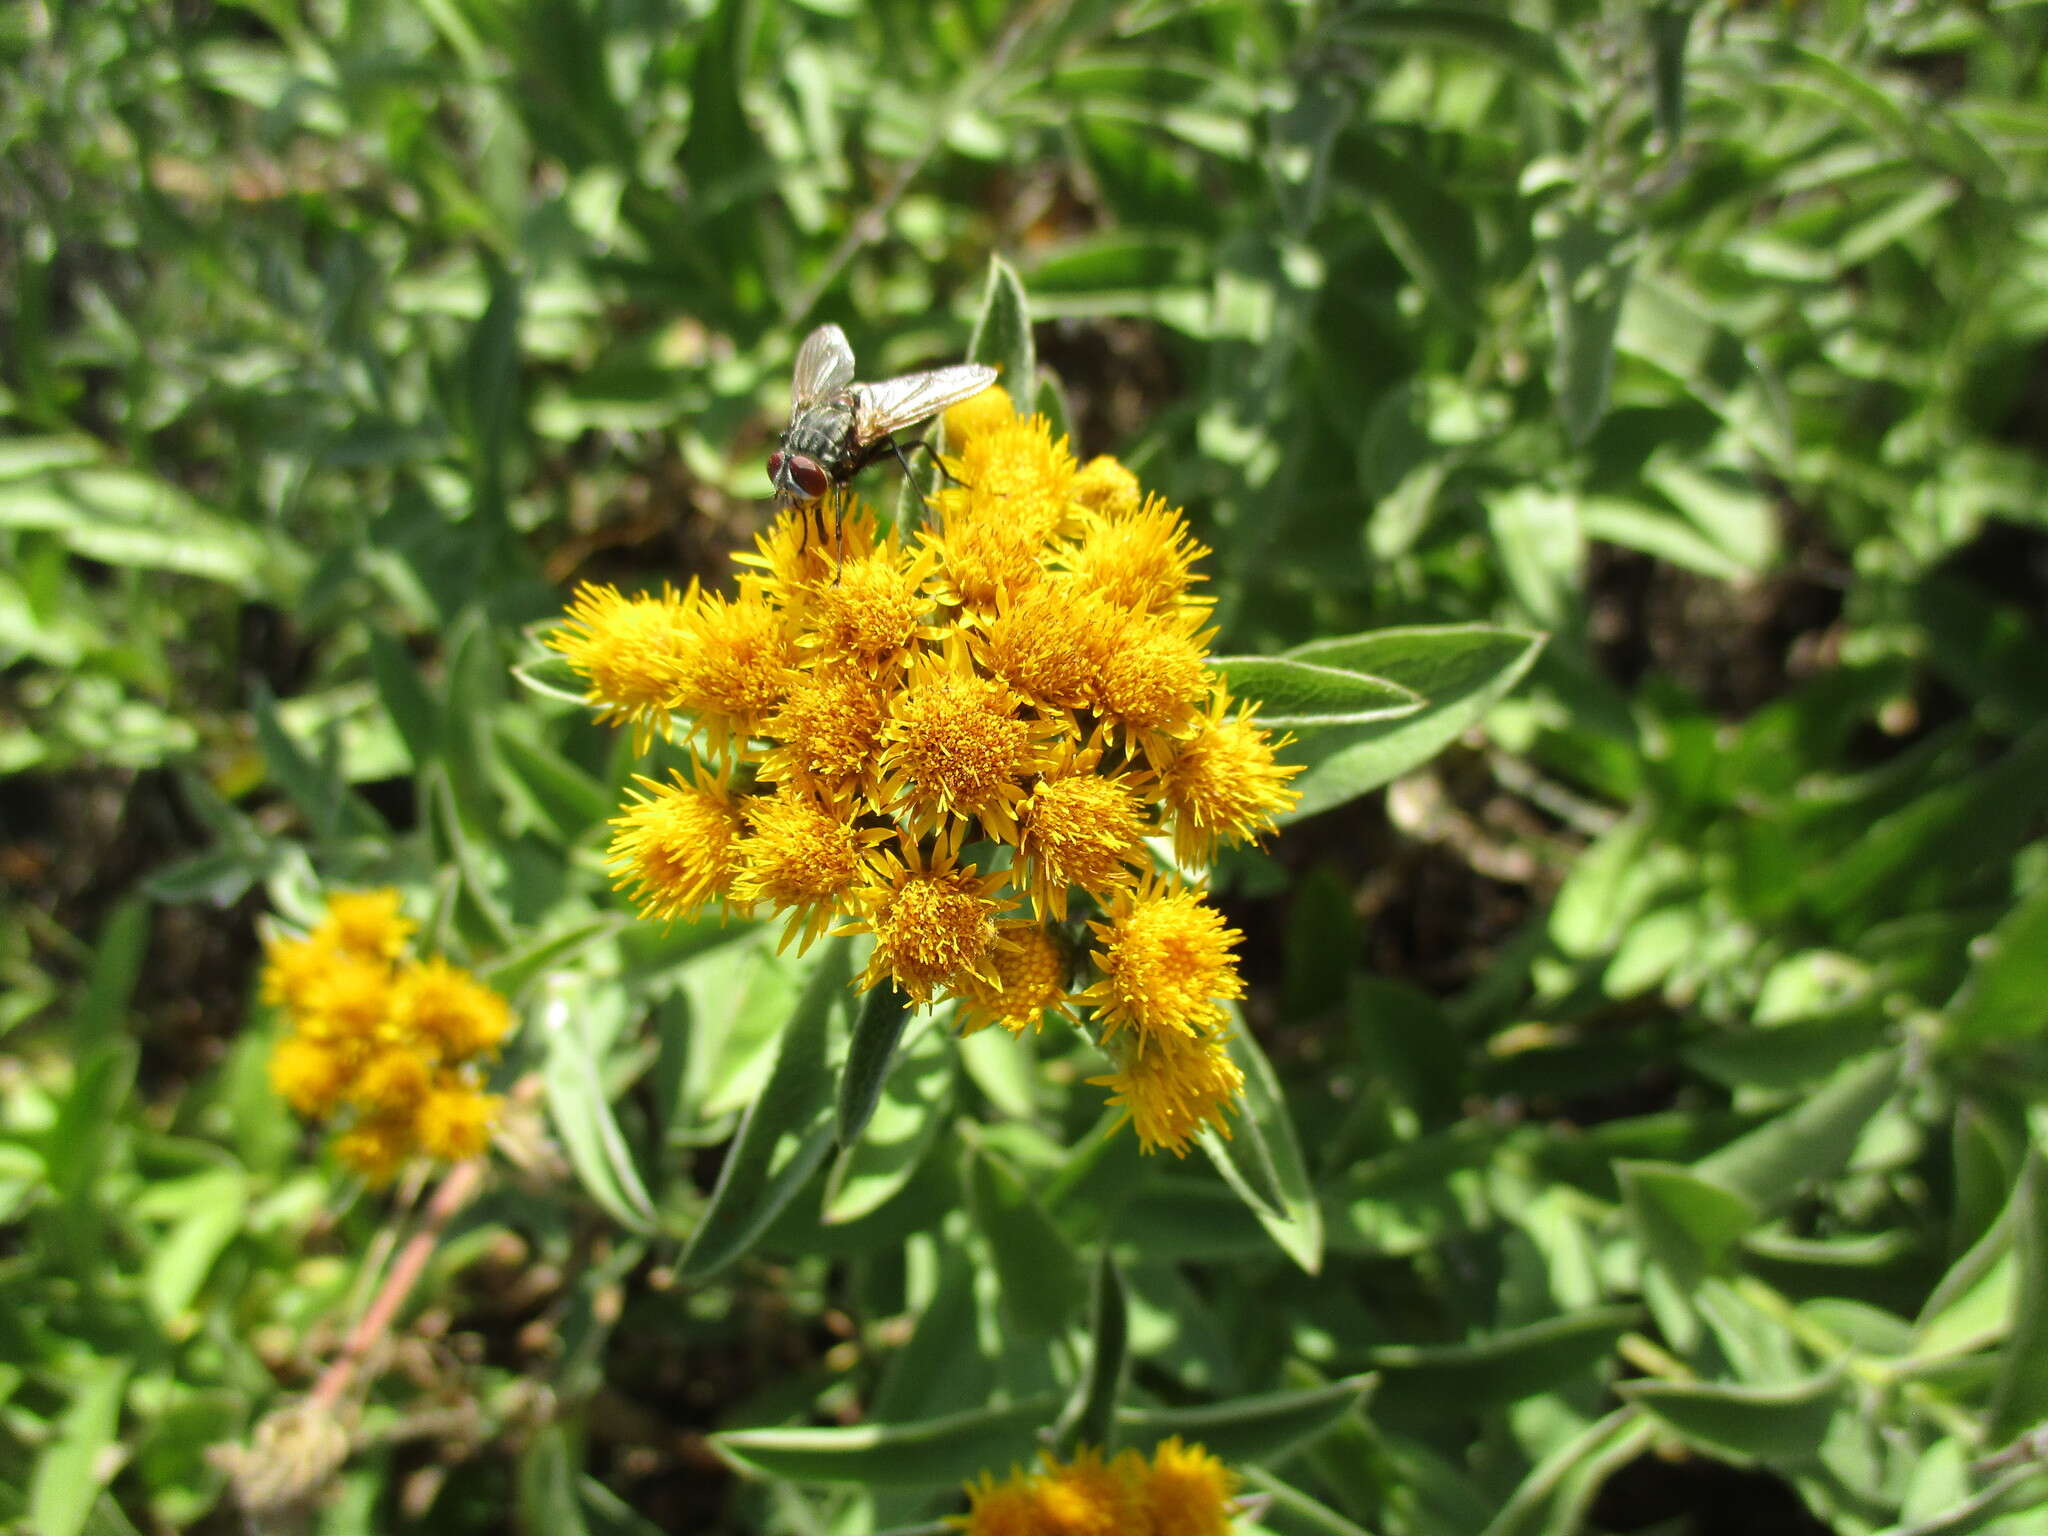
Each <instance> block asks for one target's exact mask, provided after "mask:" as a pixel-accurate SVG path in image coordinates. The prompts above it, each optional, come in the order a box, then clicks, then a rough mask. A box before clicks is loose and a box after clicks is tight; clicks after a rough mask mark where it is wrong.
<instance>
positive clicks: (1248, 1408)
mask: <svg viewBox="0 0 2048 1536" xmlns="http://www.w3.org/2000/svg"><path fill="white" fill-rule="evenodd" d="M1378 1381H1379V1378H1378V1377H1377V1376H1371V1375H1367V1376H1346V1377H1344V1378H1343V1379H1342V1380H1339V1381H1332V1382H1329V1383H1326V1384H1325V1385H1323V1386H1320V1387H1306V1388H1303V1389H1301V1390H1299V1391H1293V1392H1266V1393H1261V1394H1259V1395H1258V1396H1255V1397H1236V1398H1231V1399H1230V1400H1229V1401H1227V1402H1221V1403H1208V1404H1205V1405H1204V1406H1202V1407H1200V1408H1126V1409H1123V1410H1122V1411H1120V1412H1119V1413H1118V1414H1117V1420H1116V1422H1117V1441H1118V1443H1119V1444H1122V1445H1129V1446H1135V1447H1136V1448H1137V1449H1138V1450H1140V1451H1142V1452H1144V1453H1146V1454H1148V1455H1149V1454H1150V1453H1151V1451H1152V1448H1153V1447H1154V1446H1156V1445H1157V1444H1158V1443H1159V1442H1160V1441H1162V1440H1164V1439H1166V1438H1167V1437H1168V1436H1169V1435H1179V1436H1180V1437H1181V1439H1183V1440H1194V1441H1199V1442H1200V1443H1201V1444H1202V1445H1203V1446H1204V1447H1205V1448H1207V1449H1208V1451H1209V1452H1210V1453H1211V1454H1212V1455H1215V1456H1220V1457H1221V1458H1222V1459H1223V1460H1225V1461H1229V1462H1240V1461H1276V1460H1278V1459H1279V1458H1280V1457H1281V1456H1283V1455H1285V1454H1286V1453H1287V1452H1288V1451H1291V1450H1293V1449H1294V1448H1295V1447H1296V1446H1298V1445H1303V1444H1305V1443H1307V1442H1308V1441H1310V1440H1313V1439H1315V1437H1316V1436H1318V1435H1320V1434H1321V1433H1323V1431H1324V1430H1326V1429H1328V1428H1329V1427H1330V1426H1331V1425H1333V1424H1335V1423H1337V1422H1338V1421H1339V1420H1340V1419H1342V1418H1343V1417H1344V1416H1345V1415H1346V1414H1348V1413H1352V1412H1354V1411H1355V1410H1357V1409H1358V1408H1359V1407H1361V1406H1362V1405H1363V1404H1364V1402H1365V1399H1366V1396H1367V1394H1368V1393H1370V1392H1371V1391H1372V1389H1373V1387H1374V1386H1375V1385H1376V1384H1377V1383H1378Z"/></svg>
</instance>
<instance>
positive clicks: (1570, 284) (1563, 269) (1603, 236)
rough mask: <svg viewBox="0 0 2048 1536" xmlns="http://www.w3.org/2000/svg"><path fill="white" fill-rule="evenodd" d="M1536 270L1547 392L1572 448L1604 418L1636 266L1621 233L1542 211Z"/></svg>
mask: <svg viewBox="0 0 2048 1536" xmlns="http://www.w3.org/2000/svg"><path fill="white" fill-rule="evenodd" d="M1536 234H1537V246H1536V265H1537V268H1538V270H1540V271H1541V272H1542V274H1543V290H1544V293H1545V295H1546V296H1547V297H1548V299H1549V301H1550V328H1551V332H1552V336H1553V341H1554V347H1555V350H1554V353H1553V361H1552V368H1551V391H1552V393H1553V394H1554V395H1555V396H1556V398H1557V413H1558V416H1559V417H1560V418H1561V419H1562V420H1563V422H1564V427H1565V431H1566V433H1567V434H1568V435H1569V436H1570V438H1571V440H1572V441H1573V442H1574V443H1579V444H1583V443H1584V442H1586V441H1587V440H1588V439H1589V438H1591V437H1592V435H1593V431H1594V429H1595V428H1596V427H1598V426H1599V425H1600V418H1601V417H1602V416H1604V415H1606V414H1607V399H1608V392H1609V388H1610V386H1611V385H1612V383H1613V379H1614V338H1615V333H1616V331H1617V329H1618V328H1619V326H1620V323H1621V306H1622V302H1623V300H1625V299H1626V298H1627V297H1628V286H1629V278H1630V276H1631V274H1632V273H1633V271H1634V268H1635V256H1634V252H1633V247H1632V246H1631V244H1630V242H1629V241H1628V239H1627V236H1626V234H1625V233H1624V232H1623V231H1620V230H1618V229H1615V228H1612V227H1609V226H1608V225H1605V224H1603V223H1600V222H1597V221H1595V220H1594V219H1592V218H1590V217H1586V216H1583V215H1580V214H1577V213H1567V212H1565V211H1564V210H1562V209H1557V208H1549V209H1545V210H1544V212H1543V214H1542V215H1541V216H1539V218H1538V220H1537V225H1536Z"/></svg>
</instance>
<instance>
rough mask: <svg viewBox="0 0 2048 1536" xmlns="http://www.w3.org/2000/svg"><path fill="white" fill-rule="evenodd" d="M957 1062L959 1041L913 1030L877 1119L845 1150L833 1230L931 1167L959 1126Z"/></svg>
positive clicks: (836, 1169) (928, 1028)
mask: <svg viewBox="0 0 2048 1536" xmlns="http://www.w3.org/2000/svg"><path fill="white" fill-rule="evenodd" d="M877 990H880V989H879V988H878V989H877ZM869 995H870V996H873V995H874V994H872V993H870V994H869ZM953 1057H954V1049H953V1042H952V1040H951V1039H950V1038H948V1035H947V1032H946V1030H945V1029H944V1028H942V1027H941V1026H940V1025H939V1024H938V1023H937V1022H935V1021H934V1022H927V1023H925V1024H924V1025H923V1026H922V1027H920V1028H918V1029H915V1030H913V1031H912V1032H911V1036H910V1039H909V1041H908V1042H907V1043H906V1044H905V1045H904V1046H903V1048H902V1049H901V1050H899V1051H898V1052H897V1053H896V1061H895V1065H894V1066H892V1067H891V1068H890V1069H889V1075H888V1078H887V1079H886V1080H885V1081H884V1083H883V1085H882V1091H881V1095H880V1097H879V1099H878V1101H877V1103H876V1107H875V1112H874V1114H873V1115H872V1116H871V1117H870V1119H869V1120H868V1123H867V1126H866V1127H865V1129H863V1130H862V1132H861V1134H860V1137H859V1139H858V1140H856V1141H854V1142H853V1143H852V1144H851V1145H848V1146H843V1147H842V1148H841V1149H840V1152H839V1157H838V1160H837V1161H836V1162H834V1163H833V1165H832V1172H831V1176H830V1177H829V1178H827V1179H826V1181H825V1209H824V1214H823V1220H824V1222H825V1224H826V1225H827V1226H836V1225H839V1224H842V1223H845V1222H849V1221H857V1220H859V1219H860V1218H861V1217H863V1216H866V1215H868V1214H869V1213H871V1212H873V1211H878V1210H880V1209H881V1208H882V1207H883V1206H884V1205H886V1204H888V1203H889V1201H891V1200H893V1199H894V1198H895V1197H896V1195H897V1194H898V1193H899V1192H900V1191H901V1190H902V1189H903V1187H904V1185H906V1184H908V1183H909V1182H910V1180H911V1178H912V1176H913V1175H915V1174H916V1173H917V1171H918V1169H919V1168H920V1167H922V1166H923V1165H924V1162H925V1159H926V1157H927V1156H928V1155H929V1154H930V1152H931V1149H932V1147H933V1145H934V1143H936V1142H937V1141H938V1139H939V1136H940V1134H941V1133H942V1132H944V1131H945V1130H947V1129H948V1128H949V1127H950V1125H951V1123H952V1105H953Z"/></svg>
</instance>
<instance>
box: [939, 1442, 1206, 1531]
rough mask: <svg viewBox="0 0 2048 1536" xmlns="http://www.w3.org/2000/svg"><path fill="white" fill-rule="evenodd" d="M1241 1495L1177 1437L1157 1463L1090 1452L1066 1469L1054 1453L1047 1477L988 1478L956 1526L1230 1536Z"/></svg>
mask: <svg viewBox="0 0 2048 1536" xmlns="http://www.w3.org/2000/svg"><path fill="white" fill-rule="evenodd" d="M1236 1487H1237V1476H1236V1474H1235V1473H1233V1472H1232V1471H1231V1470H1230V1469H1229V1468H1228V1467H1226V1466H1224V1465H1223V1463H1222V1462H1220V1461H1218V1460H1217V1459H1216V1458H1215V1457H1214V1456H1211V1455H1210V1454H1209V1453H1208V1452H1207V1451H1205V1450H1203V1449H1202V1447H1201V1446H1199V1445H1183V1444H1181V1441H1180V1437H1179V1436H1177V1435H1176V1436H1174V1437H1173V1438H1171V1439H1168V1440H1162V1441H1160V1442H1159V1444H1158V1445H1157V1446H1156V1447H1154V1449H1153V1453H1152V1457H1151V1459H1150V1460H1149V1461H1148V1460H1147V1459H1146V1458H1145V1457H1143V1456H1141V1455H1140V1454H1139V1453H1138V1452H1136V1451H1129V1450H1127V1451H1119V1452H1118V1453H1117V1454H1116V1455H1115V1456H1114V1457H1112V1458H1111V1459H1109V1460H1107V1461H1105V1460H1104V1459H1103V1458H1102V1455H1101V1453H1100V1452H1098V1451H1093V1450H1089V1449H1086V1448H1083V1449H1082V1450H1080V1451H1078V1452H1076V1453H1075V1455H1074V1458H1073V1460H1071V1461H1065V1462H1062V1461H1059V1460H1057V1459H1055V1458H1054V1457H1053V1456H1052V1454H1051V1453H1050V1452H1047V1453H1046V1455H1045V1465H1044V1468H1043V1470H1041V1471H1037V1472H1028V1473H1027V1472H1021V1471H1013V1472H1011V1474H1010V1475H1009V1477H1008V1478H1006V1479H1005V1480H1004V1481H1002V1482H997V1481H996V1480H995V1479H994V1478H992V1477H990V1476H989V1474H987V1473H986V1472H984V1473H983V1474H982V1475H981V1481H980V1482H979V1483H971V1484H969V1485H968V1489H967V1496H968V1498H969V1499H970V1500H971V1505H970V1507H969V1509H968V1512H967V1513H966V1514H965V1515H962V1516H958V1517H956V1518H955V1519H954V1520H953V1522H952V1523H953V1524H955V1525H957V1526H959V1527H960V1528H961V1529H962V1530H963V1531H965V1532H966V1533H967V1536H1225V1533H1226V1532H1228V1531H1229V1529H1230V1499H1231V1495H1232V1494H1233V1493H1234V1492H1235V1490H1236Z"/></svg>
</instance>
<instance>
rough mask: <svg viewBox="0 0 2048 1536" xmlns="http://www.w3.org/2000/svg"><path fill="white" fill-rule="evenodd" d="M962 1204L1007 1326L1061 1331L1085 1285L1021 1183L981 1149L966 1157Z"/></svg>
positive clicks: (1068, 1249) (1075, 1258) (1064, 1244)
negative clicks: (983, 1248) (982, 1246)
mask: <svg viewBox="0 0 2048 1536" xmlns="http://www.w3.org/2000/svg"><path fill="white" fill-rule="evenodd" d="M967 1204H968V1209H969V1211H970V1212H971V1213H972V1214H973V1217H974V1225H975V1227H976V1228H977V1230H979V1231H980V1233H981V1235H982V1239H983V1240H984V1241H985V1242H986V1243H987V1244H988V1247H989V1256H990V1257H991V1258H992V1259H993V1260H994V1261H995V1270H996V1284H997V1286H998V1287H999V1288H1000V1289H1001V1291H1002V1295H1003V1306H1004V1309H1005V1310H1006V1311H1007V1312H1008V1313H1009V1315H1010V1318H1011V1320H1012V1322H1013V1323H1014V1324H1015V1325H1016V1326H1017V1327H1018V1328H1019V1329H1021V1330H1023V1331H1025V1332H1028V1333H1040V1334H1050V1333H1057V1332H1059V1331H1060V1330H1061V1329H1062V1328H1064V1327H1066V1325H1067V1322H1068V1320H1069V1319H1070V1318H1072V1317H1073V1315H1074V1313H1075V1312H1076V1311H1078V1310H1079V1308H1080V1305H1081V1297H1082V1294H1083V1292H1084V1291H1085V1289H1086V1286H1087V1282H1086V1281H1085V1280H1084V1279H1083V1278H1082V1275H1081V1261H1080V1257H1079V1255H1077V1254H1076V1253H1075V1252H1074V1249H1073V1245H1072V1244H1070V1243H1069V1242H1068V1241H1067V1239H1066V1237H1065V1235H1064V1234H1062V1233H1061V1231H1060V1229H1059V1228H1058V1227H1055V1226H1054V1225H1053V1224H1052V1221H1051V1219H1050V1218H1049V1217H1048V1216H1047V1215H1046V1214H1045V1211H1044V1209H1043V1208H1042V1207H1041V1206H1040V1205H1039V1203H1038V1201H1037V1200H1036V1199H1035V1198H1034V1197H1033V1196H1032V1193H1031V1191H1030V1190H1029V1189H1027V1188H1025V1186H1024V1183H1023V1181H1022V1180H1020V1179H1019V1178H1018V1177H1017V1175H1016V1174H1014V1173H1013V1172H1011V1171H1010V1168H1009V1166H1008V1165H1007V1164H1005V1163H1003V1162H1002V1161H1001V1160H1000V1159H999V1158H997V1157H996V1155H995V1154H994V1153H992V1152H990V1151H989V1150H988V1149H987V1148H985V1147H983V1148H975V1149H972V1150H970V1151H969V1153H968V1167H967Z"/></svg>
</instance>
